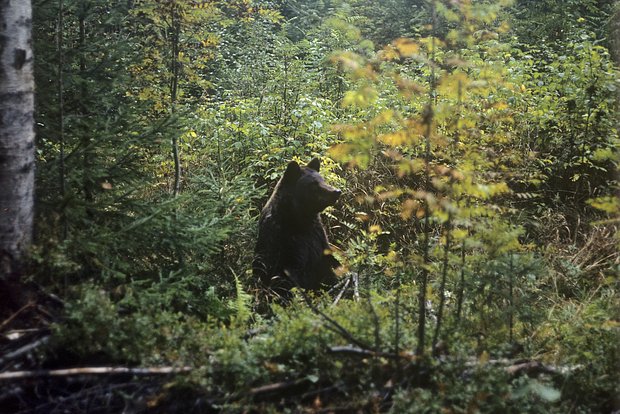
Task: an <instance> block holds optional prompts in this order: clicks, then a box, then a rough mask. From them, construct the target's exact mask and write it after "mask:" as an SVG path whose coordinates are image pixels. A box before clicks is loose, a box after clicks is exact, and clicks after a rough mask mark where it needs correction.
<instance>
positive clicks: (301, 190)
mask: <svg viewBox="0 0 620 414" xmlns="http://www.w3.org/2000/svg"><path fill="white" fill-rule="evenodd" d="M320 168H321V162H320V161H319V159H318V158H314V159H313V160H312V161H310V162H309V163H308V165H306V166H300V165H299V164H297V162H295V161H291V162H289V164H288V166H287V167H286V171H285V172H284V176H283V177H282V182H283V184H284V185H285V186H286V187H287V188H288V189H289V191H290V192H291V194H292V196H293V200H294V204H295V207H296V209H297V210H298V211H299V212H301V213H303V214H307V215H314V214H318V213H320V212H321V211H323V210H325V208H327V207H329V206H332V205H334V204H335V203H336V201H337V200H338V197H340V194H341V191H340V190H338V189H337V188H334V187H332V186H330V185H328V184H327V183H326V182H325V180H324V179H323V177H322V176H321V174H319V170H320Z"/></svg>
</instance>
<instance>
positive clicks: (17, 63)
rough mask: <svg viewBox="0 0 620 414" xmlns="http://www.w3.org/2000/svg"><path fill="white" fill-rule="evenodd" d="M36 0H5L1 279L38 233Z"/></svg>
mask: <svg viewBox="0 0 620 414" xmlns="http://www.w3.org/2000/svg"><path fill="white" fill-rule="evenodd" d="M31 28H32V7H31V1H30V0H0V282H2V281H3V280H4V281H5V282H6V281H7V279H9V278H13V277H16V273H19V270H18V269H19V264H20V261H21V259H22V258H23V254H24V253H25V251H26V250H27V248H28V246H29V244H30V241H31V237H32V218H33V201H34V75H33V55H32V33H31V32H32V30H31Z"/></svg>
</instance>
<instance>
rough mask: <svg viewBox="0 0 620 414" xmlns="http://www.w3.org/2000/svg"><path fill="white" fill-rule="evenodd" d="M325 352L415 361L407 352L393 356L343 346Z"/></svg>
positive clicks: (333, 347)
mask: <svg viewBox="0 0 620 414" xmlns="http://www.w3.org/2000/svg"><path fill="white" fill-rule="evenodd" d="M327 350H328V351H329V352H330V353H332V354H351V355H357V356H362V357H382V358H389V359H398V358H402V359H406V360H409V361H412V360H414V359H415V355H414V354H412V353H407V352H400V353H398V354H395V353H393V352H381V351H373V350H372V349H367V348H358V347H356V346H351V345H345V346H331V347H329V348H327Z"/></svg>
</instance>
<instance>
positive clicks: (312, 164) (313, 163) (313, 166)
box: [307, 158, 321, 172]
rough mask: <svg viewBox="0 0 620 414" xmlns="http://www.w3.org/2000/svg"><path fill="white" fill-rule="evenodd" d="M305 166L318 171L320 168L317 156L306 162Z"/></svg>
mask: <svg viewBox="0 0 620 414" xmlns="http://www.w3.org/2000/svg"><path fill="white" fill-rule="evenodd" d="M307 167H308V168H310V169H311V170H314V171H316V172H319V170H320V169H321V161H320V160H319V159H318V158H313V159H312V161H310V162H309V163H308V165H307Z"/></svg>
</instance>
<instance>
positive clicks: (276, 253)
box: [252, 158, 341, 298]
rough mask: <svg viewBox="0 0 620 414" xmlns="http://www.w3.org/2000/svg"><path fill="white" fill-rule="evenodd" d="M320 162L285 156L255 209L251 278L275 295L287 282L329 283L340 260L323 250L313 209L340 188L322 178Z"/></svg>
mask: <svg viewBox="0 0 620 414" xmlns="http://www.w3.org/2000/svg"><path fill="white" fill-rule="evenodd" d="M320 167H321V163H320V161H319V159H318V158H314V159H313V160H312V161H310V162H309V163H308V165H306V166H300V165H299V164H297V163H296V162H295V161H291V162H290V163H289V164H288V166H287V167H286V171H285V172H284V175H283V176H282V178H281V179H280V181H279V182H278V184H277V185H276V187H275V189H274V191H273V194H272V195H271V198H270V199H269V201H267V204H266V205H265V207H264V208H263V210H262V211H261V214H260V219H259V222H258V241H257V242H256V249H255V255H254V263H253V266H252V267H253V273H254V278H255V280H257V281H260V282H261V284H262V286H263V287H265V288H267V289H269V290H270V291H271V292H272V293H274V294H275V295H277V296H280V297H284V298H285V297H287V296H288V294H289V291H290V289H291V288H293V287H300V288H303V289H310V290H317V289H320V288H321V287H322V286H324V285H329V284H333V283H334V282H335V281H336V277H335V274H334V271H333V269H335V268H337V267H338V266H339V265H340V264H339V263H338V261H337V260H336V259H335V258H334V257H333V256H332V255H331V254H330V253H329V242H328V241H327V234H326V233H325V228H324V227H323V223H322V222H321V217H320V216H319V213H320V212H321V211H323V210H324V209H325V208H326V207H328V206H331V205H334V204H335V203H336V200H338V197H340V193H341V192H340V190H338V189H336V188H334V187H331V186H329V185H327V184H326V183H325V180H323V177H321V175H320V174H319V169H320Z"/></svg>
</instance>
